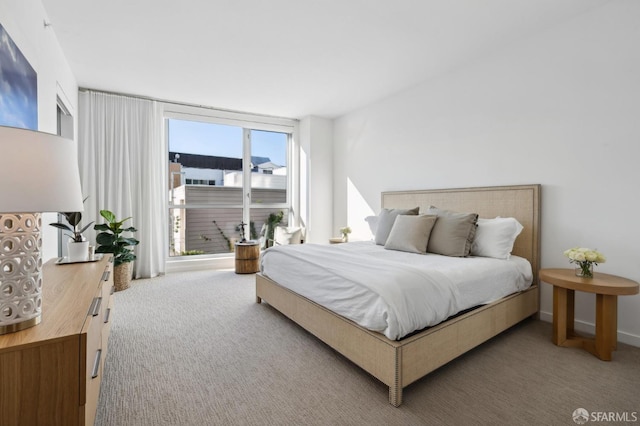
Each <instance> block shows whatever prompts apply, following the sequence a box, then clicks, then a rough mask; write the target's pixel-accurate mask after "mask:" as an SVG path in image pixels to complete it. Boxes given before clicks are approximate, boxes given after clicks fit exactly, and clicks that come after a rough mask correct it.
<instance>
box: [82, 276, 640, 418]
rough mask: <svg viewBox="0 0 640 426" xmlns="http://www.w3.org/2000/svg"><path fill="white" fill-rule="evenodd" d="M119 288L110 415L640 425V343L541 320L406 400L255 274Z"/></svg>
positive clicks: (102, 414) (103, 409) (106, 398)
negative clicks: (608, 342)
mask: <svg viewBox="0 0 640 426" xmlns="http://www.w3.org/2000/svg"><path fill="white" fill-rule="evenodd" d="M114 297H115V309H114V312H113V315H112V317H111V318H112V320H111V321H112V326H111V336H110V338H109V346H108V352H107V357H106V363H105V369H104V374H103V378H102V387H101V390H100V399H99V403H98V411H97V417H96V422H95V424H96V426H119V425H122V426H136V425H153V426H160V425H198V426H202V425H463V424H465V425H474V424H492V425H528V426H530V425H572V424H575V423H574V421H573V419H572V414H573V412H574V410H576V409H578V408H584V409H586V410H587V411H588V412H589V413H593V412H606V413H608V412H615V413H621V414H620V415H626V416H627V417H626V418H627V419H630V420H633V416H634V415H635V416H636V418H637V419H638V422H640V413H639V412H640V402H639V401H640V398H639V396H638V394H639V393H640V348H636V347H632V346H629V345H625V344H618V349H617V351H616V352H614V355H613V361H611V362H604V361H600V360H598V359H597V358H596V357H594V356H593V355H591V354H589V353H587V352H585V351H583V350H581V349H574V348H560V347H557V346H555V345H553V344H552V343H551V325H550V324H548V323H545V322H541V321H536V320H526V321H524V322H523V323H521V324H519V325H517V326H515V327H513V328H511V329H510V330H508V331H506V332H504V333H502V334H500V335H499V336H497V337H495V338H493V339H492V340H490V341H488V342H486V343H484V344H482V345H481V346H479V347H477V348H476V349H474V350H472V351H470V352H468V353H466V354H465V355H463V356H461V357H459V358H458V359H456V360H454V361H452V362H450V363H449V364H447V365H445V366H444V367H442V368H440V369H438V370H436V371H434V372H432V373H431V374H429V375H427V376H426V377H424V378H423V379H421V380H419V381H417V382H415V383H413V384H411V385H410V386H408V387H407V388H405V390H404V394H403V399H404V400H403V404H402V405H401V406H400V407H399V408H394V407H393V406H391V405H390V404H389V403H388V388H387V387H386V386H385V385H383V384H382V383H380V382H379V381H378V380H376V379H375V378H373V377H371V376H370V375H368V374H367V373H366V372H364V371H363V370H361V369H359V368H358V367H356V366H354V365H353V364H352V363H351V362H350V361H348V360H347V359H345V358H344V357H342V356H341V355H340V354H338V353H336V352H335V351H333V350H332V349H331V348H329V347H327V346H326V345H325V344H323V343H322V342H320V341H319V340H318V339H316V338H315V337H314V336H312V335H311V334H309V333H307V332H306V331H304V330H303V329H301V328H300V327H298V326H297V325H296V324H294V323H293V322H291V321H290V320H289V319H287V318H286V317H284V316H283V315H282V314H280V313H279V312H277V311H276V310H275V309H273V308H272V307H270V306H269V305H268V304H266V303H262V304H256V303H255V289H254V275H236V274H235V273H234V272H233V271H196V272H188V273H179V274H178V273H176V274H169V275H166V276H163V277H159V278H153V279H146V280H137V281H134V282H133V283H132V286H131V287H130V288H129V289H128V290H125V291H122V292H118V293H116V294H115V295H114ZM634 413H635V414H634ZM617 424H623V422H620V423H617ZM636 424H637V423H636Z"/></svg>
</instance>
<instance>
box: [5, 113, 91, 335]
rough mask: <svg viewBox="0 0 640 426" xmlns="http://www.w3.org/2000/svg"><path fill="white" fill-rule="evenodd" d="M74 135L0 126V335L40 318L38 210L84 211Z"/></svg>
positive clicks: (40, 219)
mask: <svg viewBox="0 0 640 426" xmlns="http://www.w3.org/2000/svg"><path fill="white" fill-rule="evenodd" d="M77 158H78V155H77V151H76V146H75V143H74V141H72V140H69V139H64V138H62V137H59V136H55V135H51V134H48V133H41V132H36V131H32V130H25V129H17V128H13V127H3V126H0V335H1V334H6V333H11V332H14V331H19V330H23V329H25V328H28V327H32V326H34V325H36V324H38V323H40V318H41V312H42V236H41V234H40V233H41V230H42V217H41V213H42V212H73V211H82V210H83V207H82V190H81V188H80V173H79V171H78V160H77Z"/></svg>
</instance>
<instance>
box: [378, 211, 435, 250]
mask: <svg viewBox="0 0 640 426" xmlns="http://www.w3.org/2000/svg"><path fill="white" fill-rule="evenodd" d="M436 219H438V217H437V216H428V215H419V216H413V215H399V216H398V217H396V220H395V222H393V227H392V228H391V232H390V233H389V237H388V238H387V242H386V243H385V245H384V248H386V249H387V250H399V251H407V252H409V253H419V254H425V253H426V252H427V243H428V242H429V236H430V235H431V230H432V229H433V225H434V224H435V223H436Z"/></svg>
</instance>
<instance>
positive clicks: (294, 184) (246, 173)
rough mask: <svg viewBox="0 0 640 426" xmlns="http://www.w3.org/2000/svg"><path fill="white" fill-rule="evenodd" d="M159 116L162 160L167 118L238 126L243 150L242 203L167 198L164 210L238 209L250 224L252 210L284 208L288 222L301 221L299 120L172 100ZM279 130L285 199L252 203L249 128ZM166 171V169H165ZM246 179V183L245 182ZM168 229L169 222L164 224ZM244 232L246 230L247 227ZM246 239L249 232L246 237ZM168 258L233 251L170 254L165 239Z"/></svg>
mask: <svg viewBox="0 0 640 426" xmlns="http://www.w3.org/2000/svg"><path fill="white" fill-rule="evenodd" d="M161 116H162V121H163V131H164V135H163V140H164V148H165V154H164V155H165V162H166V164H169V160H170V159H169V133H168V126H169V120H170V119H176V120H187V121H197V122H202V123H211V124H221V125H230V126H236V127H240V128H241V129H242V135H243V137H242V139H243V141H242V143H243V146H242V150H243V197H242V199H243V201H242V204H237V205H236V204H217V203H210V204H176V205H174V204H171V199H170V197H167V203H166V207H165V208H166V209H167V211H171V210H172V209H192V208H196V209H215V208H227V209H229V208H239V209H242V212H243V221H244V222H245V223H250V215H251V210H252V209H283V210H286V211H288V223H289V224H291V225H293V226H295V225H297V224H299V223H300V216H299V211H300V208H299V202H300V201H299V200H300V197H299V184H298V182H299V181H300V180H299V164H298V161H299V155H298V154H297V152H298V151H299V148H298V124H299V122H298V120H295V119H291V118H283V117H273V116H263V115H256V114H248V113H241V112H234V111H224V110H217V109H212V108H205V107H197V106H187V105H179V104H172V103H164V104H162V105H161ZM252 130H258V131H267V132H278V133H284V134H286V135H287V157H286V158H287V160H286V161H287V168H288V170H287V183H286V185H287V189H286V196H287V199H286V201H285V202H284V203H267V204H265V203H254V202H253V201H252V200H251V190H252V188H251V138H250V135H251V131H252ZM167 173H169V170H167ZM246 182H249V184H248V186H247V185H245V184H246ZM167 225H168V226H169V228H170V229H171V223H168V224H167ZM246 232H247V234H248V233H249V229H248V227H247V229H246ZM246 238H249V235H247V236H246ZM166 246H167V247H166V250H165V253H166V256H167V261H170V262H172V263H173V262H180V261H186V259H187V258H188V259H189V260H193V259H194V258H199V259H215V258H230V257H233V253H210V254H203V255H196V256H170V247H169V241H167V242H166Z"/></svg>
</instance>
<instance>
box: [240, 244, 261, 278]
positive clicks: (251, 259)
mask: <svg viewBox="0 0 640 426" xmlns="http://www.w3.org/2000/svg"><path fill="white" fill-rule="evenodd" d="M235 246H236V274H253V273H255V272H258V271H259V270H260V245H259V244H258V242H257V241H244V242H239V243H236V244H235Z"/></svg>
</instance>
